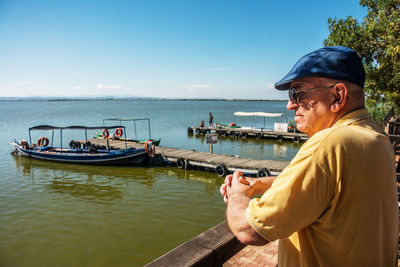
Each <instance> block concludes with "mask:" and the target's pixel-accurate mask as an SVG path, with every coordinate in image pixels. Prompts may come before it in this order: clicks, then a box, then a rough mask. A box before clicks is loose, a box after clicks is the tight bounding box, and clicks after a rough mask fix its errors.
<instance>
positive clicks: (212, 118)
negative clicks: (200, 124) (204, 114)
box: [209, 112, 214, 127]
mask: <svg viewBox="0 0 400 267" xmlns="http://www.w3.org/2000/svg"><path fill="white" fill-rule="evenodd" d="M213 120H214V117H213V115H212V114H211V112H210V119H209V125H210V127H213Z"/></svg>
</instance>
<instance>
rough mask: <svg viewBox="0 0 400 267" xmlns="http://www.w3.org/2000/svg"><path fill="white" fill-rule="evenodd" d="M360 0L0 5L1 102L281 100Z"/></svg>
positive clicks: (6, 0)
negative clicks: (304, 62)
mask: <svg viewBox="0 0 400 267" xmlns="http://www.w3.org/2000/svg"><path fill="white" fill-rule="evenodd" d="M366 14H367V10H366V8H363V7H361V6H360V5H359V1H358V0H335V1H328V0H318V1H317V0H315V1H311V0H309V1H307V0H304V1H298V0H285V1H272V0H179V1H178V0H130V1H129V0H109V1H103V0H96V1H89V0H87V1H85V0H65V1H62V0H59V1H55V0H51V1H42V0H35V1H31V0H0V97H98V96H113V97H161V98H225V99H287V92H280V91H277V90H276V89H274V83H275V82H277V81H278V80H280V79H281V78H282V77H283V76H284V75H285V74H286V73H287V72H288V71H289V70H290V69H291V67H292V66H293V65H294V64H295V62H296V61H297V60H298V59H299V58H300V57H302V56H303V55H305V54H307V53H309V52H311V51H313V50H315V49H318V48H320V47H322V46H323V40H324V39H325V38H327V37H328V35H329V30H328V18H329V17H331V18H343V19H345V18H346V17H347V16H353V17H355V18H357V19H358V20H359V21H361V20H362V19H363V18H364V16H365V15H366Z"/></svg>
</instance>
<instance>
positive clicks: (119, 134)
mask: <svg viewBox="0 0 400 267" xmlns="http://www.w3.org/2000/svg"><path fill="white" fill-rule="evenodd" d="M106 121H118V122H119V123H120V124H122V122H133V125H134V132H135V138H126V137H123V136H122V135H124V134H125V133H126V132H125V131H123V130H122V128H117V129H116V130H115V132H114V134H113V135H112V136H110V134H109V133H108V132H105V131H103V132H102V133H101V134H100V133H99V134H97V137H98V138H112V139H114V140H121V141H126V142H135V143H138V144H145V143H149V142H151V143H152V144H154V145H155V146H158V145H160V142H161V138H158V139H152V138H151V128H150V119H149V118H139V119H137V118H136V119H131V118H112V119H103V125H105V122H106ZM138 121H147V128H148V136H149V138H148V139H138V138H137V127H136V122H138ZM120 127H121V126H120Z"/></svg>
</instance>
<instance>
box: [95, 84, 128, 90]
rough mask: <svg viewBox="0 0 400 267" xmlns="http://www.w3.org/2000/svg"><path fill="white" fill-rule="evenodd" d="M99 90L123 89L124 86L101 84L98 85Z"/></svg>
mask: <svg viewBox="0 0 400 267" xmlns="http://www.w3.org/2000/svg"><path fill="white" fill-rule="evenodd" d="M97 88H99V89H121V88H122V85H120V84H118V85H110V84H102V83H99V84H98V85H97Z"/></svg>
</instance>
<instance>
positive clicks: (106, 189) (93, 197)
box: [14, 156, 223, 203]
mask: <svg viewBox="0 0 400 267" xmlns="http://www.w3.org/2000/svg"><path fill="white" fill-rule="evenodd" d="M14 159H15V165H16V168H17V170H19V171H21V172H22V174H23V175H24V176H25V177H27V178H28V180H29V182H30V183H31V185H32V188H33V189H34V190H36V191H48V192H50V193H57V194H64V195H69V196H71V197H74V198H81V199H85V200H89V201H95V202H102V203H108V202H112V201H114V200H118V199H122V198H123V194H124V192H125V191H126V190H128V189H127V188H129V187H130V186H135V184H142V185H145V186H146V188H147V189H148V190H151V189H152V188H153V187H154V184H155V182H156V179H157V178H159V177H161V178H162V177H165V176H169V177H176V178H178V179H185V180H192V181H199V182H201V183H203V184H204V191H205V192H210V191H214V190H215V187H216V186H220V185H221V184H222V182H223V179H222V178H221V177H219V176H217V175H216V174H215V173H214V172H204V171H198V170H182V169H178V168H176V167H172V166H167V167H152V168H141V167H113V166H104V167H103V166H87V165H75V164H63V163H55V162H49V161H41V160H34V159H29V158H24V157H19V156H14Z"/></svg>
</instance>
